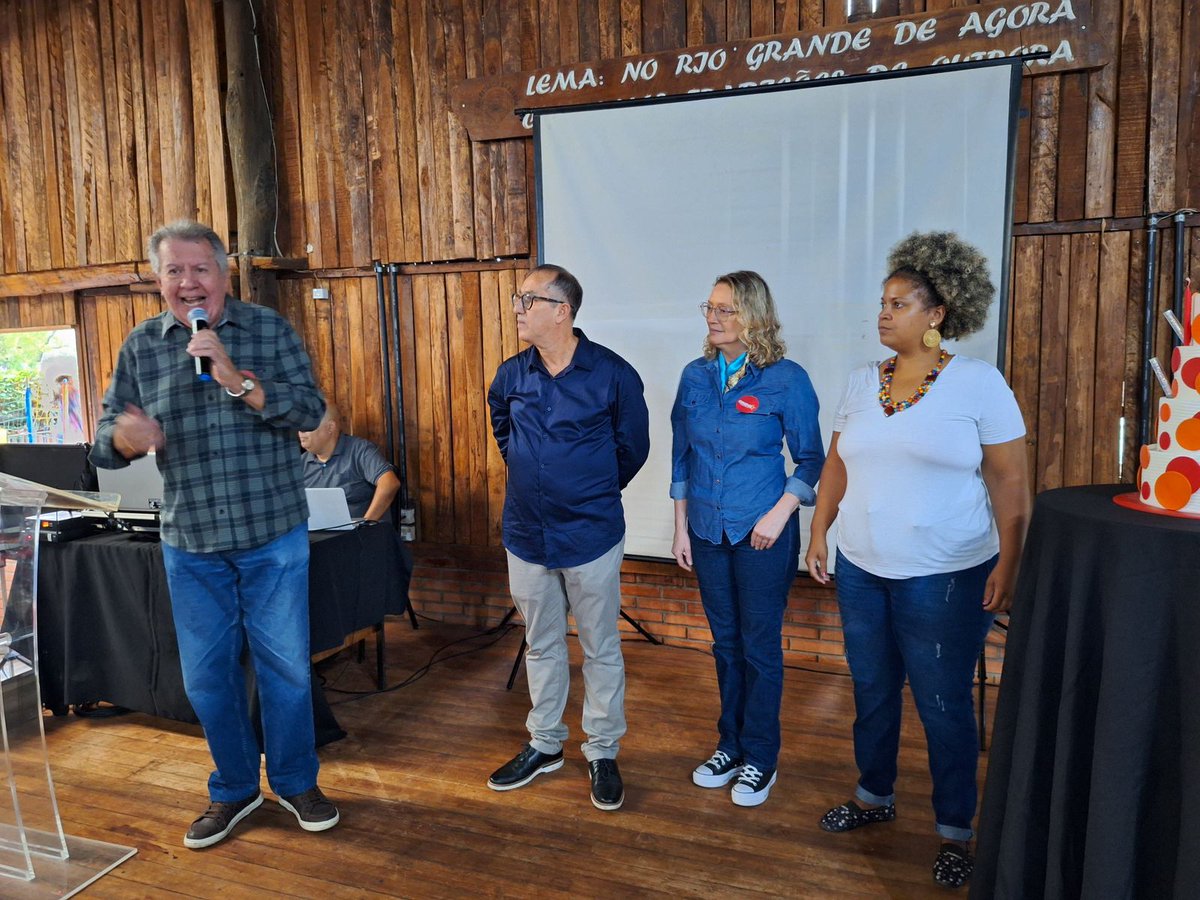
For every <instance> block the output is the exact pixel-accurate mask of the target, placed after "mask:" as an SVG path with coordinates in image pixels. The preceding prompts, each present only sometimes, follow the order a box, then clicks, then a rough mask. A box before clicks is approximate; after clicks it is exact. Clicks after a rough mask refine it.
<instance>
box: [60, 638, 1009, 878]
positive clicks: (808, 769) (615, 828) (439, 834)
mask: <svg viewBox="0 0 1200 900" xmlns="http://www.w3.org/2000/svg"><path fill="white" fill-rule="evenodd" d="M467 634H469V632H467V631H466V630H464V629H462V628H458V627H456V628H449V627H446V626H442V625H438V624H436V623H429V622H423V623H422V627H421V628H420V630H418V631H415V632H414V631H412V630H411V629H410V628H409V626H408V623H407V621H401V620H396V621H393V622H389V623H388V640H389V647H388V662H389V666H388V674H389V683H391V684H395V683H397V682H399V681H401V680H403V679H404V678H405V677H406V676H408V675H409V673H411V672H412V671H414V670H415V669H417V668H419V667H420V666H421V665H422V664H423V663H425V662H426V661H427V660H428V659H429V657H430V656H431V655H432V654H433V653H434V651H435V650H437V649H438V648H440V647H442V646H443V645H445V644H447V643H449V642H451V641H453V640H456V639H459V638H462V637H464V636H465V635H467ZM519 641H520V631H519V629H518V630H514V631H512V632H511V633H508V634H506V635H505V636H504V637H503V638H502V639H500V640H499V641H498V642H496V643H494V644H493V645H492V646H490V647H484V648H483V649H480V650H477V651H475V652H471V653H467V654H465V655H460V656H457V657H455V658H452V659H449V660H448V661H446V662H445V663H441V664H438V665H435V666H434V667H433V668H432V669H431V671H430V672H429V674H427V675H426V676H425V677H424V678H423V679H421V680H418V681H416V682H415V683H413V684H411V685H409V686H408V687H405V688H402V689H399V690H396V691H393V692H391V693H387V694H384V695H378V696H364V697H361V698H359V699H355V700H352V702H345V701H347V700H350V699H351V698H352V697H353V696H354V695H348V694H341V693H336V692H335V691H334V690H329V691H328V692H327V693H328V695H329V697H330V699H331V701H332V702H334V703H335V704H340V705H337V706H335V707H334V708H335V712H336V715H337V717H338V720H339V721H340V723H341V725H342V727H343V728H345V729H346V730H347V731H348V732H349V737H347V738H346V739H344V740H342V741H340V742H338V743H336V744H332V745H329V746H327V747H325V748H323V749H322V751H321V762H322V768H321V784H322V786H323V787H324V788H325V790H326V792H327V793H328V794H329V795H330V797H331V798H333V799H334V800H335V802H336V803H337V804H338V806H339V807H340V809H341V812H342V822H341V824H340V825H339V826H338V827H337V828H335V829H333V830H332V831H329V832H325V833H323V834H316V835H313V834H307V833H304V832H302V831H300V830H299V829H298V827H297V826H296V822H295V819H294V818H293V817H292V816H291V815H290V814H288V813H286V812H285V811H283V810H282V809H281V808H280V807H279V806H278V805H277V804H276V803H274V802H271V801H272V799H273V796H272V795H270V794H268V802H266V803H264V804H263V806H262V808H261V809H259V810H258V811H256V812H255V813H254V814H253V815H251V816H250V817H249V818H248V819H247V820H246V821H245V822H243V823H242V824H241V825H239V826H238V828H237V829H236V830H235V832H234V834H233V836H232V837H231V838H230V839H228V840H226V841H225V842H224V843H222V844H219V845H217V846H216V847H213V848H211V849H209V850H204V851H198V852H197V851H189V850H186V849H184V847H183V845H182V842H181V839H182V837H183V832H184V831H185V830H186V828H187V825H188V823H189V822H190V821H191V820H192V818H194V817H195V816H196V815H198V814H199V812H200V811H201V810H202V809H203V807H204V805H205V803H206V799H207V795H206V791H205V779H206V777H207V775H208V771H209V768H210V760H209V757H208V753H207V750H206V747H205V744H204V741H203V739H202V737H201V735H200V732H199V729H197V728H193V727H187V726H180V725H177V724H173V723H170V722H167V721H165V720H160V719H154V718H152V717H149V716H143V715H127V716H122V717H117V718H112V719H84V718H79V717H77V716H75V715H70V716H67V717H63V718H57V719H51V718H47V719H46V726H47V738H48V741H49V746H50V757H51V767H52V771H53V773H54V778H55V782H56V785H57V788H58V797H59V804H60V807H61V810H62V815H63V820H64V827H65V829H66V831H67V833H68V834H71V835H75V836H80V837H87V838H93V839H97V840H104V841H110V842H113V843H118V844H127V845H132V846H135V847H137V850H138V852H137V855H136V856H134V857H133V859H131V860H129V861H128V862H126V863H124V864H122V865H121V866H120V867H118V868H117V869H116V870H115V871H114V872H113V873H112V874H110V875H108V876H106V877H104V878H102V879H101V880H100V881H98V882H97V883H96V884H95V885H93V886H92V887H91V888H89V889H88V890H87V892H86V893H85V896H86V897H88V898H109V897H111V898H118V897H119V898H126V897H164V896H186V897H222V898H235V897H254V898H260V897H270V896H289V897H312V898H318V897H338V898H340V897H368V896H370V897H381V896H386V897H417V898H423V897H472V896H486V897H530V896H535V895H536V896H538V897H567V896H570V897H636V896H652V895H675V896H689V897H692V896H695V897H735V896H736V897H742V896H748V895H760V896H769V897H821V898H827V897H893V898H924V897H937V896H947V895H948V892H946V891H944V890H943V889H940V888H938V887H936V886H935V885H934V884H933V883H932V881H931V879H930V874H929V869H930V864H931V863H932V860H933V856H934V854H935V853H936V850H937V840H936V837H935V836H934V834H933V822H932V813H931V812H930V808H929V791H930V785H929V776H928V772H927V768H926V760H925V749H924V741H923V737H922V733H921V731H920V727H919V725H918V724H917V721H916V716H915V714H914V712H913V709H912V707H911V705H910V706H909V707H908V708H907V710H906V724H905V730H904V735H903V748H902V753H901V759H900V770H901V779H900V784H899V785H898V797H897V802H898V808H899V810H900V818H898V819H897V820H896V821H895V822H893V823H891V824H888V825H882V826H875V827H873V828H867V829H863V830H861V831H859V832H856V833H853V834H846V835H828V834H825V833H824V832H822V831H821V830H820V829H819V828H817V824H816V822H817V819H818V818H819V817H820V815H821V814H822V813H823V812H824V811H825V810H826V809H827V808H828V807H829V806H831V805H833V804H835V803H838V802H841V801H843V800H844V799H846V797H848V796H849V790H850V788H851V787H852V785H853V783H854V775H855V772H854V768H853V757H852V753H851V745H850V724H851V720H852V707H853V701H852V696H851V688H850V683H849V680H848V679H847V678H846V677H844V676H839V675H834V674H820V673H811V672H804V671H797V670H789V672H788V673H787V684H786V690H785V697H784V706H783V753H782V757H781V759H780V776H779V782H778V784H777V785H776V787H775V788H774V790H773V792H772V794H771V797H770V799H769V800H768V801H767V803H766V804H764V805H763V806H761V807H759V808H757V809H741V808H738V807H735V806H733V805H732V803H730V801H729V795H728V792H727V791H724V790H713V791H707V790H702V789H700V788H697V787H695V786H693V785H692V784H691V781H690V778H689V773H690V771H691V769H692V767H693V766H695V765H696V764H697V763H699V762H700V761H702V760H703V759H704V758H706V757H707V756H708V754H709V753H710V752H711V750H712V749H713V746H714V745H715V720H716V704H717V694H716V679H715V675H714V672H713V664H712V660H711V658H710V657H709V656H707V655H705V654H703V653H699V652H695V651H690V650H686V649H681V648H672V647H662V646H653V645H651V644H649V643H647V642H644V641H640V640H631V641H627V642H626V643H625V658H626V665H627V672H628V689H627V696H626V707H627V712H628V718H629V733H628V735H627V737H626V739H625V740H624V742H623V743H622V747H621V756H620V764H621V771H622V774H623V775H624V778H625V785H626V801H625V806H624V808H623V809H622V810H620V811H618V812H608V813H606V812H601V811H599V810H597V809H595V808H593V807H592V805H591V803H590V802H589V799H588V780H587V768H586V765H585V763H584V761H583V759H582V756H581V754H580V752H579V731H578V722H579V717H580V703H579V694H580V690H579V689H580V687H581V681H580V676H579V671H578V657H579V648H578V643H577V642H576V641H574V640H573V641H572V658H573V662H574V664H573V666H572V685H573V691H572V702H571V703H570V704H569V706H568V709H567V721H568V723H569V724H570V726H571V729H572V739H571V743H570V744H568V746H567V754H566V755H567V762H566V765H564V766H563V768H562V769H560V770H559V771H557V772H554V773H551V774H548V775H543V776H541V777H539V778H538V779H536V780H535V781H534V782H533V783H532V784H530V785H529V786H527V787H525V788H522V789H520V790H516V791H511V792H507V793H496V792H493V791H490V790H488V788H487V787H486V784H485V782H486V780H487V776H488V774H489V773H490V772H491V771H492V770H493V769H494V768H496V767H497V766H498V765H500V764H501V763H503V762H504V761H506V760H507V759H508V758H509V757H510V756H511V755H512V754H513V753H515V752H516V751H517V750H518V749H519V748H520V745H521V743H522V742H523V741H524V740H525V739H526V737H527V736H526V733H525V730H524V720H525V714H526V711H527V707H528V694H527V692H526V689H525V681H524V675H523V674H522V675H521V676H520V677H519V678H518V681H517V685H516V687H515V688H514V690H513V691H512V692H511V693H510V692H506V691H505V689H504V682H505V680H506V678H507V676H508V672H509V668H510V666H511V663H512V660H513V657H514V654H515V653H516V650H517V645H518V642H519ZM481 644H482V641H479V640H476V641H468V642H466V643H463V644H458V645H455V646H454V647H451V648H450V649H449V650H447V651H445V653H444V654H443V655H449V654H452V653H456V652H462V651H463V650H468V649H470V648H472V647H478V646H480V645H481ZM371 655H372V654H368V662H367V663H365V664H359V663H358V662H357V660H356V659H354V658H353V656H352V654H343V655H342V656H339V657H336V658H334V659H333V660H331V661H329V662H327V663H325V664H323V666H322V672H323V674H324V676H325V678H326V681H327V685H328V687H329V688H336V689H350V690H365V689H369V688H370V687H371V684H372V682H371V675H372V669H371V664H370V658H371ZM993 693H994V692H993ZM985 762H986V759H985ZM981 779H982V772H981ZM264 789H265V781H264ZM960 893H961V894H962V895H964V896H965V891H962V892H960Z"/></svg>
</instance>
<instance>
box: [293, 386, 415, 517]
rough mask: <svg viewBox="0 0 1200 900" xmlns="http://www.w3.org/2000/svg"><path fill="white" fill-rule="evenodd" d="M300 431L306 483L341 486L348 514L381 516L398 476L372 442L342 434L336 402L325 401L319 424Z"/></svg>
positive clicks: (393, 491)
mask: <svg viewBox="0 0 1200 900" xmlns="http://www.w3.org/2000/svg"><path fill="white" fill-rule="evenodd" d="M299 435H300V446H301V447H303V448H304V450H305V453H304V486H305V487H310V488H326V487H340V488H341V489H342V490H344V491H345V492H346V503H347V504H348V505H349V507H350V515H352V516H354V517H355V518H363V519H370V520H371V521H373V522H378V521H379V520H380V519H382V518H383V517H384V515H385V514H386V513H387V511H388V510H389V509H390V508H391V506H392V500H393V498H395V496H396V492H397V491H399V490H400V478H399V477H398V476H397V475H396V471H395V469H393V468H392V466H391V464H390V463H389V462H388V461H387V460H386V459H384V458H383V454H382V453H380V452H379V448H377V447H376V446H375V445H374V444H372V443H371V442H370V441H365V440H363V439H362V438H358V437H355V436H354V435H352V434H342V426H341V420H340V418H339V413H338V410H337V407H336V406H334V405H333V404H332V403H329V404H327V405H326V407H325V418H323V419H322V420H321V424H320V425H318V426H317V427H316V429H315V430H313V431H301V432H299Z"/></svg>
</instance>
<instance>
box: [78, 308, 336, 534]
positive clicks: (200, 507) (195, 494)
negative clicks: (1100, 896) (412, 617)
mask: <svg viewBox="0 0 1200 900" xmlns="http://www.w3.org/2000/svg"><path fill="white" fill-rule="evenodd" d="M216 329H217V333H218V334H219V335H220V338H221V343H222V344H224V345H225V350H226V352H228V354H229V357H230V359H232V360H233V363H234V365H236V366H237V367H238V368H239V369H241V370H244V371H249V372H253V373H254V377H255V378H256V380H257V381H258V382H259V383H260V384H261V385H262V388H263V391H264V392H265V393H266V405H265V406H264V407H263V409H262V410H255V409H253V408H251V407H250V406H249V405H247V404H246V403H245V401H243V400H241V399H238V398H234V397H230V396H229V395H228V394H227V393H226V392H225V389H224V388H222V387H221V386H220V385H219V384H218V383H217V382H215V381H200V380H198V379H197V378H196V374H195V362H194V360H193V358H192V357H190V356H188V355H187V353H186V352H185V348H186V347H187V344H188V341H189V340H190V339H191V330H190V328H188V326H186V325H184V324H182V323H181V322H179V320H177V319H176V318H175V317H174V315H172V314H171V312H170V311H167V312H164V313H162V314H161V315H159V316H156V317H154V318H153V319H148V320H147V321H145V322H142V323H141V324H140V325H138V326H137V327H136V328H134V330H133V331H132V332H130V334H129V337H128V338H126V339H125V343H124V344H123V345H122V347H121V353H120V356H119V358H118V360H117V366H116V370H115V371H114V372H113V377H112V383H111V384H110V385H109V388H108V391H107V393H105V395H104V415H103V417H102V418H101V420H100V423H99V425H98V426H97V428H96V441H95V445H94V446H93V448H92V452H91V459H92V462H94V463H95V464H96V465H97V466H100V467H102V468H110V469H115V468H121V467H123V466H126V465H128V464H129V462H128V460H126V459H125V458H124V457H123V456H121V454H120V453H118V452H117V451H116V449H115V448H114V447H113V442H112V432H113V425H114V424H115V422H116V419H117V416H119V415H120V414H121V413H122V412H123V411H124V409H125V407H126V404H133V405H134V406H137V407H140V408H141V409H142V410H144V411H145V413H146V414H147V415H149V416H151V417H153V418H154V419H156V420H158V423H159V425H160V426H161V428H162V430H163V434H164V436H165V438H166V441H165V446H164V447H163V449H162V450H160V451H159V452H158V454H157V461H158V467H159V469H160V470H161V471H162V475H163V495H164V496H163V509H162V538H163V540H165V541H166V542H167V543H169V544H170V545H171V546H173V547H177V548H179V549H182V550H187V551H191V552H196V553H208V552H215V551H224V550H246V549H250V548H253V547H259V546H262V545H263V544H265V543H267V542H268V541H272V540H274V539H275V538H277V537H279V536H280V535H282V534H285V533H286V532H288V531H290V530H291V529H292V528H294V527H295V526H296V525H298V524H300V523H301V522H303V521H304V520H305V519H306V518H307V517H308V504H307V502H306V501H305V497H304V481H303V474H302V468H301V462H300V459H301V456H300V448H299V446H298V445H297V443H296V435H295V432H296V430H298V429H299V430H305V431H308V430H311V429H313V428H316V427H317V425H318V424H319V423H320V420H321V416H322V415H323V414H324V411H325V402H324V400H323V399H322V397H321V394H320V391H318V390H317V386H316V384H315V382H314V381H313V374H312V366H311V364H310V362H309V358H308V354H307V353H306V352H305V350H304V346H303V345H302V344H301V342H300V339H299V338H298V337H297V335H296V333H295V331H293V330H292V327H291V326H290V325H289V324H288V322H287V320H286V319H284V318H283V317H282V316H280V315H279V314H278V313H275V312H274V311H272V310H269V309H266V308H265V307H261V306H255V305H253V304H249V303H242V302H240V301H238V300H235V299H234V298H232V297H227V298H226V299H225V312H224V315H223V316H222V319H221V321H220V322H219V323H217V326H216Z"/></svg>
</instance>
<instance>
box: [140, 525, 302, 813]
mask: <svg viewBox="0 0 1200 900" xmlns="http://www.w3.org/2000/svg"><path fill="white" fill-rule="evenodd" d="M162 552H163V563H164V565H165V567H166V570H167V584H168V585H169V586H170V589H171V610H172V612H173V614H174V618H175V631H176V635H177V638H178V641H179V660H180V662H181V663H182V665H183V686H184V689H185V690H186V691H187V695H188V700H190V701H191V704H192V708H193V709H194V710H195V711H196V715H197V716H198V717H199V719H200V724H201V725H202V726H204V736H205V737H206V738H207V739H208V749H209V751H210V752H211V753H212V757H213V763H214V764H215V765H216V770H215V771H214V772H213V773H212V775H211V776H210V777H209V779H208V791H209V796H210V797H211V798H212V800H213V801H216V802H221V803H232V802H236V801H238V800H244V799H246V798H247V797H251V796H253V795H255V794H256V793H258V790H259V770H260V759H259V749H258V740H257V739H256V738H255V735H254V727H253V725H252V723H251V721H250V713H249V703H248V698H247V696H246V676H245V673H244V672H243V671H242V667H241V665H240V663H239V658H240V656H241V653H242V647H243V645H244V644H246V643H248V644H249V647H250V659H251V661H252V662H253V664H254V671H255V675H256V678H257V681H258V696H259V700H260V704H261V706H262V719H263V723H262V724H263V743H264V744H265V746H266V756H267V781H268V783H269V784H270V786H271V790H273V791H275V793H277V794H279V795H280V796H281V797H290V796H292V795H294V794H300V793H303V792H304V791H306V790H308V789H309V788H310V787H312V786H313V785H315V784H316V783H317V767H318V763H317V751H316V749H315V746H316V742H315V739H314V737H313V710H312V684H311V681H310V677H309V666H310V663H309V649H308V641H309V632H308V530H307V528H306V527H305V526H304V525H298V526H296V527H295V528H293V529H292V530H291V531H289V532H288V533H287V534H285V535H283V536H282V537H278V538H276V539H275V540H273V541H269V542H268V543H266V544H263V545H262V546H261V547H255V548H253V549H251V550H229V551H224V552H216V553H190V552H188V551H186V550H180V549H178V548H176V547H172V546H170V545H169V544H167V543H165V542H164V543H163V545H162Z"/></svg>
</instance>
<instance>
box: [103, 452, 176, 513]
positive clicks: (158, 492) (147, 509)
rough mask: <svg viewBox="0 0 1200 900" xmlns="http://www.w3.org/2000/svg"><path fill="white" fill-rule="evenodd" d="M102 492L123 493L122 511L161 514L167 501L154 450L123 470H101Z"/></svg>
mask: <svg viewBox="0 0 1200 900" xmlns="http://www.w3.org/2000/svg"><path fill="white" fill-rule="evenodd" d="M96 479H97V481H98V482H99V486H100V491H101V493H106V494H120V495H121V505H120V507H119V510H120V511H121V512H135V513H153V514H154V515H158V511H159V510H160V509H162V502H163V479H162V473H161V472H159V471H158V463H157V462H156V461H155V458H154V454H153V453H147V454H146V455H145V456H142V457H139V458H138V459H135V460H134V461H133V462H131V463H130V464H129V465H128V466H126V467H125V468H123V469H97V470H96Z"/></svg>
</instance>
